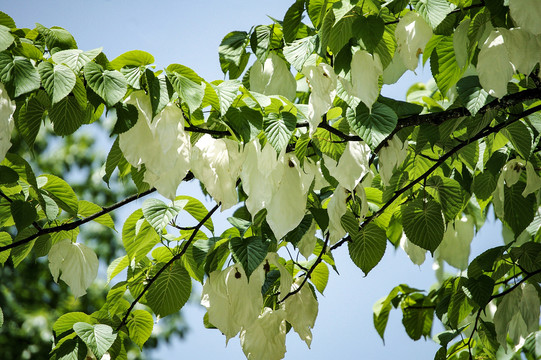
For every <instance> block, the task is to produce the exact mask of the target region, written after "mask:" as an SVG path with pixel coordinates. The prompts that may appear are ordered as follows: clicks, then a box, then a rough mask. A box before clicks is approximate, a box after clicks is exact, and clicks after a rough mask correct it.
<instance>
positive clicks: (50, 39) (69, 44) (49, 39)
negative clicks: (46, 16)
mask: <svg viewBox="0 0 541 360" xmlns="http://www.w3.org/2000/svg"><path fill="white" fill-rule="evenodd" d="M36 29H37V30H38V31H39V33H40V34H43V35H44V36H45V43H46V44H47V48H49V50H50V52H51V53H54V52H56V51H58V50H65V49H76V48H77V43H76V42H75V39H74V38H73V36H72V35H71V34H70V33H69V32H68V31H67V30H65V29H62V28H61V27H58V26H53V27H52V28H50V29H48V28H46V27H45V26H43V25H41V24H36ZM53 50H54V51H53Z"/></svg>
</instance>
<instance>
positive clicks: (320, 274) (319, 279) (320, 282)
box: [310, 262, 329, 294]
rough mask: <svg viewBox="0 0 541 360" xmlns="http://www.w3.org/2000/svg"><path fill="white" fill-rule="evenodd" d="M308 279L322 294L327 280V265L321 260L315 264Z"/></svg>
mask: <svg viewBox="0 0 541 360" xmlns="http://www.w3.org/2000/svg"><path fill="white" fill-rule="evenodd" d="M310 281H311V282H312V284H314V286H315V287H316V289H317V291H319V292H320V293H321V294H323V291H325V288H326V287H327V283H328V282H329V267H328V266H327V265H326V264H325V263H323V262H320V263H319V264H317V266H316V267H315V268H314V271H312V274H311V275H310Z"/></svg>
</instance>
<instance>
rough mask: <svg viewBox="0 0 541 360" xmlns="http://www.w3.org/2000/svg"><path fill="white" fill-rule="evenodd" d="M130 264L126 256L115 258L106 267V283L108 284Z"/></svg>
mask: <svg viewBox="0 0 541 360" xmlns="http://www.w3.org/2000/svg"><path fill="white" fill-rule="evenodd" d="M129 264H130V259H129V257H128V256H127V255H124V256H121V257H119V258H116V259H115V260H113V262H111V264H109V266H108V267H107V283H110V282H111V280H112V279H113V278H114V277H115V276H117V275H118V274H120V272H121V271H122V270H124V269H125V268H127V267H128V265H129Z"/></svg>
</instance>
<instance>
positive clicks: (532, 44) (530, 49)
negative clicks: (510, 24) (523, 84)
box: [498, 29, 541, 75]
mask: <svg viewBox="0 0 541 360" xmlns="http://www.w3.org/2000/svg"><path fill="white" fill-rule="evenodd" d="M498 31H499V32H500V33H501V34H502V35H503V38H504V43H505V46H506V48H507V53H508V54H509V60H510V61H511V63H512V64H513V66H514V68H515V69H516V71H519V72H521V73H523V74H526V75H529V74H530V73H531V72H532V70H533V69H534V67H535V65H536V64H537V63H538V62H540V61H541V44H540V43H539V40H540V39H541V37H539V36H535V35H532V34H531V33H530V32H528V31H526V30H523V29H510V30H507V29H498Z"/></svg>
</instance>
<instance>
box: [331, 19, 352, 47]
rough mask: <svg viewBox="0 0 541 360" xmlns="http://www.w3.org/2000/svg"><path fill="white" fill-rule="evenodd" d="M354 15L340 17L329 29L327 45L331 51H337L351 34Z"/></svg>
mask: <svg viewBox="0 0 541 360" xmlns="http://www.w3.org/2000/svg"><path fill="white" fill-rule="evenodd" d="M354 22H355V17H353V16H346V17H343V18H342V19H340V20H339V21H338V22H337V23H336V24H335V25H334V26H333V27H332V29H331V32H330V34H329V42H328V46H329V48H330V49H331V51H332V52H333V53H335V54H336V53H338V52H339V51H340V50H341V49H342V48H343V47H344V46H345V45H346V44H347V43H348V42H349V39H350V38H351V37H352V36H353V34H354V32H353V30H352V26H353V23H354Z"/></svg>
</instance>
